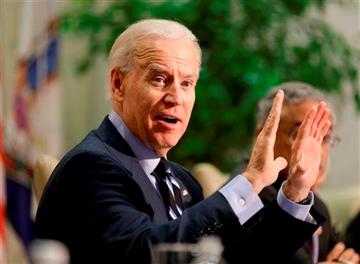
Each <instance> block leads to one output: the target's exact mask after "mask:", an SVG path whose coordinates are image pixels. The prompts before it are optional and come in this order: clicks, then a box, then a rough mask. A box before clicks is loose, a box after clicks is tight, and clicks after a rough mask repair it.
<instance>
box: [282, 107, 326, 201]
mask: <svg viewBox="0 0 360 264" xmlns="http://www.w3.org/2000/svg"><path fill="white" fill-rule="evenodd" d="M329 114H330V111H329V109H328V108H327V106H326V103H325V102H321V103H320V104H319V105H318V107H317V108H315V107H314V108H313V109H311V110H310V112H309V113H308V114H307V115H306V117H305V119H304V120H303V122H302V123H301V125H300V127H299V130H298V133H297V136H296V138H295V141H294V143H293V145H292V149H291V152H292V153H291V160H290V164H289V177H288V180H287V182H286V184H285V187H284V193H285V195H286V197H287V198H289V199H291V200H293V201H295V202H300V201H302V200H304V199H306V198H307V197H308V194H309V192H310V188H311V187H312V186H313V185H314V183H315V181H316V178H317V177H318V174H319V166H320V159H321V145H322V142H323V139H324V137H325V135H326V134H327V133H328V131H329V128H330V126H331V123H330V121H329Z"/></svg>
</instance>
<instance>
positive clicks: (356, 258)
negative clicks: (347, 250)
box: [351, 252, 360, 263]
mask: <svg viewBox="0 0 360 264" xmlns="http://www.w3.org/2000/svg"><path fill="white" fill-rule="evenodd" d="M351 262H352V263H359V262H360V256H359V254H357V253H356V252H355V253H354V255H353V257H352V258H351Z"/></svg>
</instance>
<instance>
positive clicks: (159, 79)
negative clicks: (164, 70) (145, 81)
mask: <svg viewBox="0 0 360 264" xmlns="http://www.w3.org/2000/svg"><path fill="white" fill-rule="evenodd" d="M152 82H153V83H154V84H156V85H165V83H166V79H165V78H164V77H162V76H155V77H154V78H153V79H152Z"/></svg>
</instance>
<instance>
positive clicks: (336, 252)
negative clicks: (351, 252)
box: [326, 242, 345, 261]
mask: <svg viewBox="0 0 360 264" xmlns="http://www.w3.org/2000/svg"><path fill="white" fill-rule="evenodd" d="M344 249H345V245H344V243H342V242H339V243H337V244H336V245H335V246H334V247H333V249H332V250H331V251H330V252H329V254H328V255H327V257H326V260H327V261H331V260H335V259H338V258H339V257H340V255H341V253H342V252H343V251H344Z"/></svg>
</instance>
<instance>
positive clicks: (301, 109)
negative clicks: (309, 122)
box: [281, 99, 335, 126]
mask: <svg viewBox="0 0 360 264" xmlns="http://www.w3.org/2000/svg"><path fill="white" fill-rule="evenodd" d="M319 103H320V100H312V99H306V100H303V101H299V102H296V103H289V102H285V103H284V106H283V109H282V113H281V120H283V121H289V122H292V123H294V124H295V123H296V124H299V123H301V122H302V121H303V119H304V118H305V116H306V114H307V113H308V112H309V111H310V110H311V108H312V107H316V106H317V105H318V104H319ZM330 111H331V110H330ZM330 121H331V124H332V126H334V125H335V118H334V116H333V113H332V112H330Z"/></svg>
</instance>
